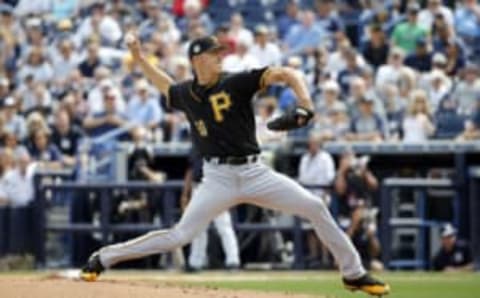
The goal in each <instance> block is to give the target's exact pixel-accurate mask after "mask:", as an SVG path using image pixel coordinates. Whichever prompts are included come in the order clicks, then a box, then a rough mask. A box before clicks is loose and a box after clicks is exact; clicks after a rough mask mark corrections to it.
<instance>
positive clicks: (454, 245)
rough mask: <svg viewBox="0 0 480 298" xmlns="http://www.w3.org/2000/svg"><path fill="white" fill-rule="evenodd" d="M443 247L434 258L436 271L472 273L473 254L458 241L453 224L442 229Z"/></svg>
mask: <svg viewBox="0 0 480 298" xmlns="http://www.w3.org/2000/svg"><path fill="white" fill-rule="evenodd" d="M441 236H442V246H441V248H440V250H439V251H438V252H437V254H436V255H435V257H434V258H433V269H434V270H436V271H448V272H460V271H472V270H473V263H472V254H471V251H470V248H469V247H468V246H467V245H466V244H465V243H463V242H461V241H459V240H457V231H456V229H455V228H454V227H453V226H452V225H451V224H446V225H445V226H444V227H443V228H442V232H441Z"/></svg>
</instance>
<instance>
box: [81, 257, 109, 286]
mask: <svg viewBox="0 0 480 298" xmlns="http://www.w3.org/2000/svg"><path fill="white" fill-rule="evenodd" d="M103 271H105V267H103V265H102V263H101V262H100V255H99V254H98V253H94V254H93V255H92V256H91V257H90V258H89V259H88V262H87V264H86V265H85V266H83V268H82V272H80V279H82V280H84V281H96V280H97V279H98V277H99V276H100V274H101V273H102V272H103Z"/></svg>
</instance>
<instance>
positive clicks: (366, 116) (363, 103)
mask: <svg viewBox="0 0 480 298" xmlns="http://www.w3.org/2000/svg"><path fill="white" fill-rule="evenodd" d="M374 101H375V100H374V98H372V97H371V96H367V95H365V96H363V97H362V98H360V99H359V100H358V102H357V105H358V110H359V115H358V116H357V117H354V118H352V120H351V122H350V133H348V134H347V135H346V136H345V139H346V140H347V141H364V142H379V141H381V140H383V137H384V132H385V131H384V129H385V126H384V123H383V120H382V118H380V116H379V115H378V114H376V113H375V112H374Z"/></svg>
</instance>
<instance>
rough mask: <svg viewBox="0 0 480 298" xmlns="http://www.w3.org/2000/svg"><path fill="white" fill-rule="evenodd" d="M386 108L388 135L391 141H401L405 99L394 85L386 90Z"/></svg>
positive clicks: (388, 86) (390, 85)
mask: <svg viewBox="0 0 480 298" xmlns="http://www.w3.org/2000/svg"><path fill="white" fill-rule="evenodd" d="M384 91H385V92H384V99H383V102H384V106H385V116H386V121H387V129H388V131H387V132H388V135H389V136H390V139H391V140H399V139H400V136H401V134H402V132H403V131H402V122H403V114H404V110H405V105H406V104H405V99H404V98H401V97H400V94H399V91H398V87H397V86H395V85H392V84H389V85H387V86H385V88H384Z"/></svg>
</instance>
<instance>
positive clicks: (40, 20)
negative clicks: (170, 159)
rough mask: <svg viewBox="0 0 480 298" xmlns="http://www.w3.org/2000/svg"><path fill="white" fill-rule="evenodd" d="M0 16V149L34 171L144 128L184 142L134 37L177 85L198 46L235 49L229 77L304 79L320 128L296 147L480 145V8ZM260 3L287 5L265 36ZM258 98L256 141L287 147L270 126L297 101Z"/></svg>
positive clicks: (185, 5)
mask: <svg viewBox="0 0 480 298" xmlns="http://www.w3.org/2000/svg"><path fill="white" fill-rule="evenodd" d="M0 2H3V3H1V4H0V24H1V26H0V28H1V29H0V107H1V113H0V116H1V117H0V120H1V121H0V128H1V140H2V141H3V144H5V146H7V147H11V149H15V148H16V146H20V145H24V146H25V147H26V148H27V150H28V152H29V153H30V155H32V157H33V158H34V159H37V160H42V161H45V162H59V163H62V164H67V165H68V164H72V163H73V162H74V159H72V157H74V156H75V154H76V153H77V152H76V151H77V150H78V148H79V146H78V145H77V144H78V143H79V141H80V140H81V139H82V138H84V137H92V138H94V137H97V136H100V135H102V134H104V133H106V132H109V131H111V130H115V129H116V128H119V127H124V126H126V125H128V124H133V125H141V126H143V127H145V128H146V129H147V133H146V134H145V137H146V138H147V139H148V140H151V141H156V142H170V141H184V140H187V139H188V130H189V127H188V125H187V123H186V121H185V119H184V116H183V115H182V114H178V113H176V112H175V111H170V110H168V109H166V108H165V107H164V106H163V104H162V102H161V100H159V99H160V95H159V93H158V92H157V91H156V90H155V89H154V88H152V86H151V85H150V84H149V82H147V81H146V80H144V79H143V78H142V75H141V72H140V71H139V68H138V67H137V66H136V65H135V64H134V63H133V62H132V58H131V56H130V55H129V53H128V51H127V50H126V48H125V44H124V41H123V38H124V36H125V33H126V32H129V31H133V32H136V33H137V34H138V36H139V37H140V39H141V40H142V42H143V50H144V51H145V53H146V55H147V56H148V59H149V60H150V61H151V62H152V63H154V64H155V65H158V66H159V67H161V68H162V69H164V70H166V71H167V72H168V73H169V74H171V75H172V76H173V77H174V79H175V80H177V81H181V80H185V79H188V78H190V77H191V76H192V73H191V70H190V66H189V61H188V59H187V58H186V53H185V51H186V48H187V46H188V43H189V41H190V40H191V39H192V38H195V37H199V36H203V35H206V34H213V35H215V36H216V37H217V38H218V39H219V41H220V42H221V43H223V44H225V45H226V46H227V47H228V50H227V51H226V52H225V53H224V55H225V57H224V60H223V65H224V69H225V71H244V70H249V69H253V68H258V67H264V66H270V65H288V66H290V67H293V68H296V69H298V70H299V71H301V72H302V73H303V74H304V77H305V80H306V82H307V83H308V86H309V88H310V90H311V93H312V97H313V99H314V101H315V106H316V117H315V121H314V123H313V124H312V125H311V126H310V127H308V128H306V129H305V130H302V131H296V132H293V133H291V134H292V135H294V136H295V137H306V136H308V134H309V133H311V132H314V133H317V134H321V135H322V138H323V139H324V140H346V141H382V140H403V141H405V142H421V141H425V140H427V139H432V138H439V139H445V138H447V139H453V138H457V139H459V140H460V139H472V138H476V137H478V136H479V133H478V129H477V127H479V125H480V118H479V117H478V115H479V114H478V113H477V109H478V105H477V102H478V101H479V97H480V96H479V88H480V80H479V73H478V71H479V69H478V67H477V62H478V55H477V54H478V52H479V50H480V46H479V45H478V44H479V43H478V40H479V39H480V5H479V4H478V3H477V2H476V1H475V0H464V1H449V3H446V2H448V1H442V0H427V1H421V2H422V3H421V4H422V5H421V4H419V3H417V2H416V1H373V0H372V1H366V0H363V1H360V0H358V1H333V0H315V1H298V0H297V1H295V0H271V1H260V0H258V1H257V0H252V1H240V0H237V1H235V0H232V1H223V2H222V1H200V0H176V1H156V0H141V1H127V0H125V1H121V0H116V1H114V0H112V1H96V0H95V1H78V0H30V1H24V0H20V1H11V0H10V1H0ZM257 2H258V3H257ZM226 3H228V5H231V7H232V8H231V10H230V11H223V10H222V11H223V12H222V11H221V12H222V13H223V17H222V19H225V14H228V21H227V22H219V21H217V20H216V18H214V17H210V15H214V16H217V18H219V17H218V16H219V13H220V12H219V11H218V10H219V9H220V7H219V5H223V6H225V5H227V4H226ZM255 3H257V4H258V5H259V6H260V7H261V6H262V5H263V6H264V7H265V9H268V7H273V5H276V6H278V5H279V3H281V5H282V9H281V11H279V12H278V13H276V14H275V17H273V18H271V19H270V20H269V21H266V22H264V23H259V22H256V23H255V22H252V20H249V19H248V18H246V19H244V17H243V16H242V14H241V13H240V11H241V10H240V9H239V10H238V12H236V11H235V7H237V6H238V7H240V6H241V5H244V6H245V5H250V6H251V5H252V4H255ZM447 4H450V5H449V6H448V5H447ZM352 18H355V22H354V23H353V24H352ZM352 30H354V31H353V32H354V34H351V33H352ZM347 33H350V34H347ZM259 97H260V98H261V100H259V101H257V108H258V123H259V138H260V140H261V141H262V142H277V141H281V140H283V139H284V137H285V136H283V135H275V134H271V133H269V132H268V131H266V129H265V125H264V124H265V123H266V122H267V121H268V119H269V118H270V117H272V115H274V114H276V113H278V112H280V111H282V110H286V109H289V108H291V107H292V106H293V105H294V104H295V94H294V93H293V92H292V90H291V89H289V88H285V87H281V86H280V87H278V88H271V89H270V90H267V91H266V92H264V93H262V94H260V95H259ZM120 137H125V136H122V135H120ZM127 137H128V136H127ZM43 139H46V140H43ZM42 140H43V142H42ZM42 143H45V144H42ZM54 165H55V164H54Z"/></svg>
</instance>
